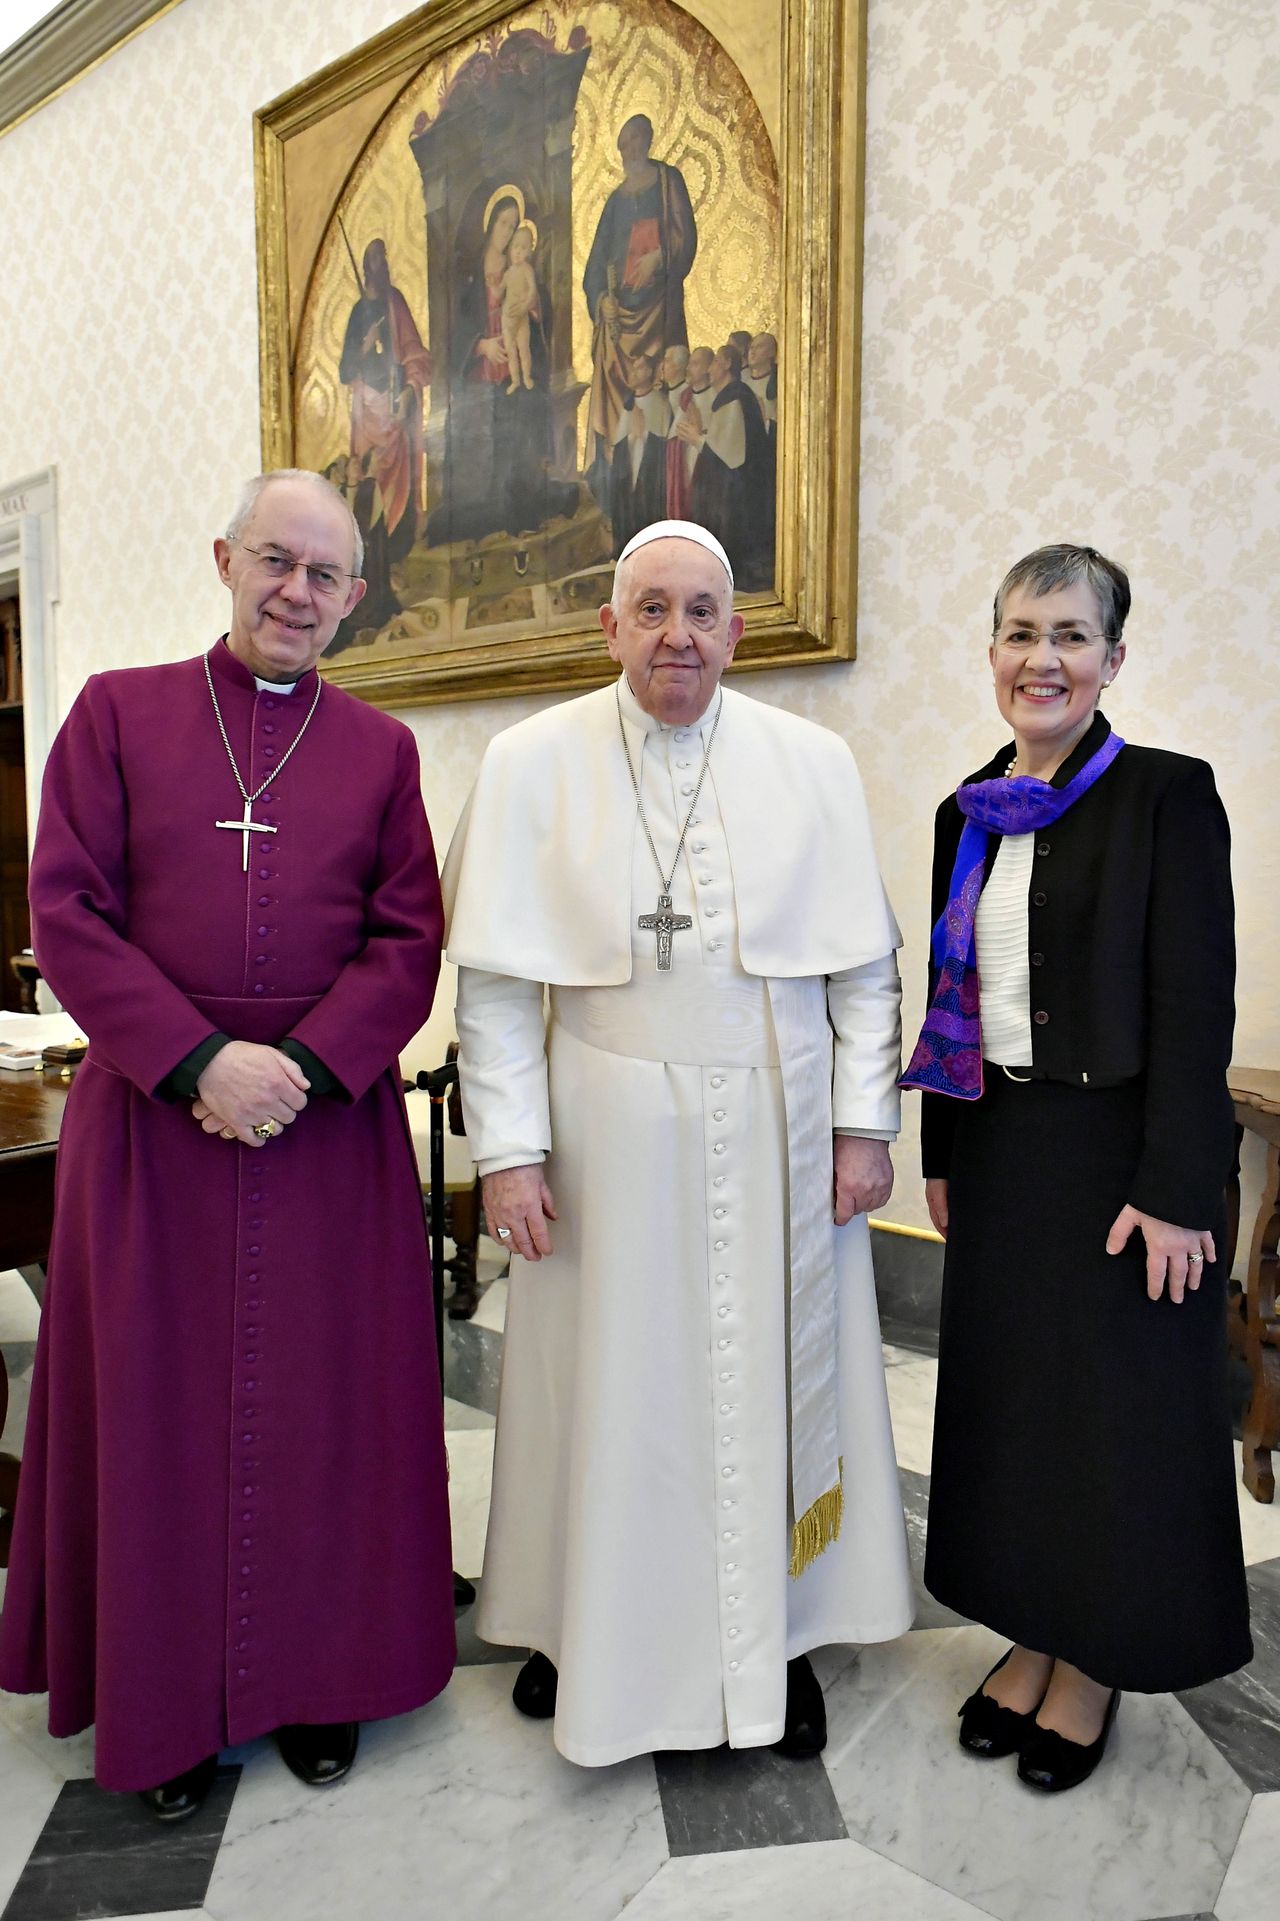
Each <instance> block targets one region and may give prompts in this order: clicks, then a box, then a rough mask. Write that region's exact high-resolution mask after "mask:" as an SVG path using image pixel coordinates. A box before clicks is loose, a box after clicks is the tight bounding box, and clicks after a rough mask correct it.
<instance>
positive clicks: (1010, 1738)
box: [959, 1648, 1044, 1761]
mask: <svg viewBox="0 0 1280 1921" xmlns="http://www.w3.org/2000/svg"><path fill="white" fill-rule="evenodd" d="M1012 1653H1013V1649H1012V1648H1009V1649H1008V1650H1007V1652H1006V1653H1004V1654H1002V1655H1001V1656H1000V1659H999V1660H998V1661H997V1662H996V1664H995V1666H994V1667H993V1668H992V1670H991V1674H999V1672H1000V1670H1001V1668H1002V1667H1003V1666H1004V1664H1005V1662H1006V1661H1007V1660H1008V1659H1009V1656H1010V1655H1011V1654H1012ZM991 1674H985V1675H984V1676H983V1677H982V1682H981V1685H980V1686H979V1688H978V1690H977V1692H976V1693H974V1694H971V1695H970V1696H969V1699H968V1700H967V1701H966V1702H965V1703H964V1705H963V1707H961V1708H960V1710H959V1715H960V1745H961V1747H962V1748H963V1749H964V1750H965V1752H966V1753H967V1754H976V1755H977V1756H978V1758H979V1760H982V1761H1001V1760H1003V1759H1004V1757H1005V1755H1006V1754H1017V1753H1018V1751H1019V1749H1020V1748H1021V1747H1022V1745H1023V1743H1024V1742H1025V1741H1026V1740H1027V1739H1028V1738H1029V1736H1030V1734H1031V1731H1032V1729H1033V1728H1034V1727H1035V1724H1036V1716H1037V1714H1038V1713H1039V1712H1040V1706H1041V1702H1043V1700H1044V1695H1041V1697H1040V1700H1039V1701H1037V1702H1036V1704H1035V1706H1034V1707H1033V1708H1031V1709H1030V1710H1029V1711H1028V1712H1027V1713H1026V1714H1020V1713H1019V1712H1018V1710H1017V1709H1016V1708H1006V1707H1003V1706H1001V1704H1000V1702H999V1701H993V1700H992V1698H991V1696H990V1695H989V1694H984V1693H983V1691H982V1690H983V1688H985V1687H986V1685H987V1682H988V1681H989V1680H990V1679H991Z"/></svg>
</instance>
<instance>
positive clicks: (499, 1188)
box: [480, 1165, 558, 1261]
mask: <svg viewBox="0 0 1280 1921" xmlns="http://www.w3.org/2000/svg"><path fill="white" fill-rule="evenodd" d="M480 1186H481V1190H482V1192H483V1195H484V1218H485V1222H486V1224H487V1226H488V1230H489V1232H490V1234H492V1235H494V1236H495V1238H496V1239H498V1240H500V1241H501V1242H502V1245H503V1246H504V1247H509V1248H510V1249H511V1251H512V1252H513V1253H515V1254H522V1255H523V1256H524V1258H525V1260H526V1261H540V1260H541V1259H542V1257H543V1255H544V1254H550V1252H551V1236H550V1234H549V1233H548V1232H547V1222H548V1221H554V1220H556V1219H558V1216H557V1214H556V1204H555V1202H554V1201H553V1200H552V1198H551V1189H550V1188H549V1187H548V1186H547V1183H546V1182H545V1181H544V1180H543V1178H542V1169H541V1167H540V1166H537V1165H526V1166H524V1167H504V1168H503V1169H502V1171H501V1173H498V1174H486V1175H485V1176H484V1177H483V1179H482V1181H481V1183H480ZM500 1227H507V1228H510V1230H511V1234H510V1238H509V1239H508V1238H507V1236H506V1235H503V1234H499V1233H498V1229H499V1228H500Z"/></svg>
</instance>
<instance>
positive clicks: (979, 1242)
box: [904, 546, 1252, 1791]
mask: <svg viewBox="0 0 1280 1921" xmlns="http://www.w3.org/2000/svg"><path fill="white" fill-rule="evenodd" d="M1128 609H1129V583H1128V580H1127V578H1126V576H1125V574H1124V572H1123V571H1122V569H1121V568H1119V567H1118V566H1116V565H1115V564H1114V563H1113V562H1111V561H1108V560H1105V559H1104V558H1103V557H1102V556H1101V555H1100V554H1098V553H1096V552H1095V551H1094V550H1093V549H1092V548H1090V547H1065V546H1059V547H1046V548H1042V549H1040V550H1039V551H1038V552H1037V553H1034V554H1031V555H1029V556H1028V557H1027V558H1026V559H1025V560H1022V561H1019V563H1018V565H1017V566H1016V567H1014V568H1013V569H1012V570H1011V572H1010V573H1009V574H1008V575H1007V576H1006V578H1005V580H1004V582H1003V584H1002V585H1001V587H1000V590H999V592H998V594H997V595H996V601H995V627H994V633H993V639H992V644H991V650H990V660H991V666H992V671H993V674H994V677H995V693H996V704H997V705H998V707H999V709H1000V712H1001V714H1002V716H1003V717H1004V719H1005V721H1006V722H1008V723H1009V725H1010V726H1011V728H1012V731H1013V740H1012V741H1011V742H1010V743H1009V744H1008V745H1007V746H1005V747H1004V748H1002V749H1001V751H1000V753H998V754H997V755H996V756H995V757H994V758H993V759H992V760H991V761H990V762H989V763H988V764H987V766H986V767H984V768H982V769H981V770H980V771H979V772H978V773H977V774H975V775H973V776H972V777H971V779H970V780H969V781H967V782H966V783H964V785H963V786H962V787H961V788H960V789H959V790H958V791H957V793H956V794H954V795H951V796H948V798H947V799H946V800H945V801H944V802H943V803H942V806H941V807H940V808H939V810H938V815H937V821H936V826H935V843H934V870H933V915H934V919H935V922H936V926H935V932H934V941H933V966H932V969H931V975H930V995H931V998H930V1007H929V1012H928V1015H927V1017H926V1020H925V1025H924V1030H923V1032H922V1034H921V1037H920V1043H919V1045H918V1046H917V1048H916V1052H915V1055H914V1056H913V1058H912V1061H911V1065H910V1066H909V1068H908V1070H907V1073H906V1075H905V1076H904V1084H906V1085H908V1086H916V1087H920V1088H922V1089H923V1090H924V1108H923V1114H922V1120H921V1132H922V1138H923V1147H924V1173H925V1189H926V1195H927V1198H928V1205H929V1212H930V1216H931V1218H932V1220H933V1222H934V1225H935V1226H936V1227H937V1229H938V1231H939V1233H940V1234H942V1235H943V1237H944V1238H945V1239H946V1242H947V1253H946V1268H945V1279H944V1284H943V1300H942V1325H941V1344H940V1349H939V1360H938V1400H937V1414H936V1420H935V1428H934V1446H933V1472H932V1480H931V1488H930V1511H929V1540H928V1551H927V1557H926V1561H925V1582H926V1585H927V1586H928V1588H929V1590H930V1592H931V1593H932V1594H933V1595H935V1596H936V1597H937V1599H938V1600H940V1601H942V1602H944V1603H945V1604H946V1605H947V1606H949V1607H952V1608H954V1609H956V1610H957V1612H959V1613H962V1614H965V1615H967V1616H969V1617H970V1618H971V1619H973V1620H977V1621H982V1622H985V1623H986V1624H987V1625H989V1626H991V1627H993V1628H995V1629H996V1630H997V1631H998V1632H1000V1633H1002V1634H1005V1635H1007V1636H1008V1637H1009V1638H1010V1640H1011V1641H1013V1643H1014V1646H1013V1647H1011V1649H1010V1650H1009V1652H1008V1653H1007V1654H1006V1655H1005V1656H1004V1657H1003V1659H1002V1660H1001V1662H1000V1663H999V1664H998V1665H997V1667H996V1668H995V1669H993V1670H992V1672H991V1674H989V1675H988V1676H987V1678H986V1680H985V1682H984V1683H983V1684H982V1685H981V1686H980V1687H979V1688H978V1690H977V1692H976V1693H974V1694H973V1695H971V1696H970V1698H969V1700H968V1701H966V1702H965V1703H964V1706H963V1707H962V1709H961V1711H960V1718H961V1728H960V1741H961V1745H962V1746H964V1747H965V1748H967V1749H968V1750H969V1751H970V1752H972V1753H974V1754H977V1755H981V1756H984V1757H987V1758H994V1757H997V1756H1000V1755H1006V1754H1011V1753H1014V1752H1017V1754H1018V1756H1019V1761H1018V1772H1019V1774H1020V1775H1021V1777H1022V1779H1023V1780H1024V1781H1027V1782H1028V1783H1030V1784H1031V1785H1032V1786H1035V1787H1039V1788H1043V1789H1046V1790H1050V1791H1052V1790H1057V1789H1062V1788H1068V1787H1074V1786H1075V1785H1076V1784H1077V1783H1078V1782H1080V1781H1082V1780H1084V1779H1085V1777H1086V1776H1087V1775H1088V1774H1090V1773H1091V1772H1092V1770H1093V1768H1094V1767H1095V1766H1096V1765H1097V1762H1098V1760H1099V1759H1100V1757H1101V1754H1102V1751H1103V1748H1104V1746H1105V1744H1106V1739H1107V1735H1108V1733H1109V1731H1110V1728H1111V1724H1112V1722H1113V1720H1114V1718H1115V1713H1116V1708H1117V1705H1118V1702H1119V1695H1120V1690H1121V1689H1125V1688H1127V1689H1130V1690H1133V1691H1136V1692H1140V1693H1156V1692H1164V1691H1165V1690H1171V1689H1181V1688H1190V1687H1195V1686H1198V1685H1199V1684H1200V1683H1201V1682H1204V1681H1209V1680H1212V1679H1213V1678H1214V1677H1215V1676H1218V1675H1221V1674H1226V1673H1230V1672H1231V1671H1232V1670H1234V1669H1235V1668H1238V1667H1241V1666H1243V1665H1244V1664H1245V1663H1246V1662H1247V1661H1248V1660H1249V1659H1250V1656H1251V1653H1252V1649H1251V1646H1250V1641H1249V1628H1248V1601H1247V1594H1246V1588H1245V1579H1244V1566H1243V1559H1242V1554H1241V1547H1240V1528H1239V1516H1238V1510H1237V1505H1236V1496H1235V1488H1234V1462H1233V1455H1232V1449H1231V1428H1230V1419H1229V1412H1228V1400H1227V1379H1226V1358H1227V1355H1226V1342H1225V1328H1224V1319H1225V1313H1224V1289H1225V1285H1226V1273H1225V1269H1224V1268H1223V1267H1221V1266H1220V1265H1219V1263H1218V1260H1217V1253H1218V1249H1219V1248H1220V1247H1221V1246H1222V1244H1223V1237H1224V1217H1223V1189H1224V1185H1225V1182H1226V1177H1227V1173H1228V1170H1229V1167H1230V1161H1231V1143H1232V1131H1231V1120H1232V1116H1231V1105H1230V1101H1229V1099H1228V1095H1227V1087H1226V1068H1227V1064H1228V1061H1229V1059H1230V1053H1231V1033H1232V1023H1233V1018H1234V1007H1233V999H1232V993H1233V984H1234V945H1233V933H1232V919H1233V916H1232V900H1231V876H1230V858H1229V854H1230V843H1229V836H1228V829H1227V822H1226V816H1225V815H1224V813H1223V810H1222V804H1221V802H1220V801H1219V799H1218V796H1217V792H1216V790H1215V788H1214V783H1213V775H1212V772H1211V770H1210V769H1209V767H1208V766H1206V764H1205V763H1204V762H1203V761H1199V760H1192V759H1189V758H1187V757H1186V756H1184V755H1181V754H1170V753H1163V752H1160V751H1158V750H1156V749H1154V748H1146V747H1132V746H1126V745H1125V744H1124V743H1123V742H1121V741H1120V740H1119V738H1118V736H1117V735H1115V734H1114V733H1113V732H1112V730H1111V728H1110V727H1109V725H1108V723H1107V721H1106V720H1105V719H1104V717H1103V716H1102V714H1101V713H1099V712H1098V711H1097V703H1098V700H1099V697H1100V695H1101V693H1102V690H1103V689H1104V688H1105V687H1108V686H1110V684H1111V682H1112V680H1113V679H1114V678H1115V676H1116V674H1117V673H1118V672H1119V670H1120V667H1121V664H1122V662H1123V660H1124V654H1125V649H1124V642H1123V640H1122V638H1121V635H1122V633H1123V628H1124V621H1125V616H1126V614H1127V613H1128Z"/></svg>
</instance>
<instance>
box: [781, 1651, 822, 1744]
mask: <svg viewBox="0 0 1280 1921" xmlns="http://www.w3.org/2000/svg"><path fill="white" fill-rule="evenodd" d="M826 1745H827V1704H826V1702H825V1701H824V1700H823V1698H822V1689H821V1687H820V1686H819V1685H818V1677H817V1675H816V1674H815V1673H814V1671H813V1668H812V1667H811V1666H810V1663H809V1657H808V1655H807V1654H801V1655H798V1656H797V1657H796V1659H795V1660H794V1661H788V1662H787V1720H786V1726H785V1727H784V1728H783V1731H782V1739H781V1740H780V1741H775V1742H774V1744H773V1751H774V1753H775V1754H785V1755H788V1756H790V1758H791V1760H793V1761H810V1760H812V1759H813V1757H814V1755H815V1754H821V1753H822V1750H823V1748H825V1747H826Z"/></svg>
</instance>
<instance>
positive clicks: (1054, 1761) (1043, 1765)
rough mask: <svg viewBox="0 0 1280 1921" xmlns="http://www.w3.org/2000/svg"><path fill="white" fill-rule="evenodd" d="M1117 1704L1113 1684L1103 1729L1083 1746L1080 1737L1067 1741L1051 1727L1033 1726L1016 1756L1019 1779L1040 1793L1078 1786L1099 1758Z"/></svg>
mask: <svg viewBox="0 0 1280 1921" xmlns="http://www.w3.org/2000/svg"><path fill="white" fill-rule="evenodd" d="M1119 1706H1120V1690H1119V1688H1113V1689H1112V1693H1111V1699H1110V1700H1109V1701H1108V1702H1107V1711H1106V1714H1105V1715H1104V1716H1103V1718H1102V1732H1101V1734H1100V1735H1099V1736H1098V1738H1097V1740H1096V1741H1091V1742H1090V1743H1089V1745H1088V1746H1087V1747H1082V1746H1081V1744H1080V1742H1079V1741H1068V1739H1067V1737H1066V1735H1065V1734H1058V1733H1057V1732H1056V1731H1055V1730H1054V1729H1053V1728H1040V1727H1033V1728H1032V1730H1031V1732H1030V1734H1029V1735H1028V1736H1027V1738H1026V1740H1025V1741H1024V1742H1023V1744H1022V1751H1021V1753H1020V1754H1019V1756H1018V1779H1019V1780H1020V1781H1025V1782H1026V1784H1027V1786H1028V1787H1029V1788H1039V1790H1040V1792H1041V1793H1042V1794H1061V1793H1062V1792H1063V1790H1064V1789H1066V1788H1078V1787H1079V1785H1080V1783H1081V1782H1082V1781H1087V1780H1088V1779H1089V1776H1090V1775H1091V1774H1092V1773H1093V1770H1094V1769H1095V1768H1096V1767H1097V1765H1098V1763H1099V1761H1100V1760H1101V1759H1102V1755H1103V1750H1104V1749H1105V1747H1106V1745H1107V1737H1108V1736H1109V1734H1110V1733H1111V1724H1112V1722H1113V1721H1114V1720H1115V1718H1116V1709H1117V1708H1118V1707H1119Z"/></svg>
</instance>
